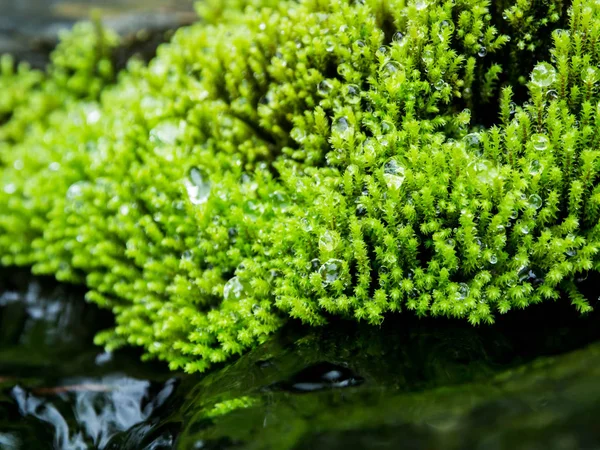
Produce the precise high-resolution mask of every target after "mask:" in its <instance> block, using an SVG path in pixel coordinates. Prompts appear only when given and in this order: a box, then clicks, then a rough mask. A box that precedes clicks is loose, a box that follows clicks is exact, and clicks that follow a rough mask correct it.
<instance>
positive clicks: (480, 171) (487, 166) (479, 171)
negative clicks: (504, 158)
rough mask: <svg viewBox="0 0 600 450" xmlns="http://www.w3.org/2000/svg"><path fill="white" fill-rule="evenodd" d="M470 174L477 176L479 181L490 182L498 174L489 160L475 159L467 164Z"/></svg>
mask: <svg viewBox="0 0 600 450" xmlns="http://www.w3.org/2000/svg"><path fill="white" fill-rule="evenodd" d="M469 167H470V169H471V172H472V173H471V175H472V176H474V177H475V178H477V180H478V181H479V182H480V183H484V184H490V183H492V182H493V181H494V180H495V179H496V178H498V176H499V172H498V169H497V168H496V166H494V165H493V163H492V162H491V161H487V160H477V161H475V162H473V163H471V165H470V166H469Z"/></svg>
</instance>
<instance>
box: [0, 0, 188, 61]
mask: <svg viewBox="0 0 600 450" xmlns="http://www.w3.org/2000/svg"><path fill="white" fill-rule="evenodd" d="M193 3H194V2H193V0H0V54H3V53H11V54H13V55H14V56H15V57H16V58H17V59H18V60H20V61H28V62H29V63H30V64H31V65H32V66H34V67H38V68H42V67H44V66H45V64H46V63H47V61H48V54H49V52H50V51H51V50H52V49H53V48H54V46H55V45H56V42H57V39H58V35H59V33H60V30H63V29H66V28H67V29H68V28H70V27H71V26H72V25H73V23H74V22H76V21H79V20H85V19H87V18H89V17H90V13H91V12H92V11H94V10H99V11H100V13H101V15H102V17H103V21H104V23H105V25H106V26H108V27H109V28H113V29H114V30H116V31H117V32H118V33H119V34H120V35H121V36H122V37H123V38H124V39H125V42H126V43H128V44H129V45H132V46H136V45H141V46H143V45H144V43H146V44H147V45H148V46H149V47H152V46H155V45H156V44H157V42H158V41H162V40H164V33H165V32H168V31H169V30H174V29H176V28H178V27H179V26H181V25H185V24H188V23H190V22H192V21H193V20H194V18H195V17H196V16H195V13H194V8H193Z"/></svg>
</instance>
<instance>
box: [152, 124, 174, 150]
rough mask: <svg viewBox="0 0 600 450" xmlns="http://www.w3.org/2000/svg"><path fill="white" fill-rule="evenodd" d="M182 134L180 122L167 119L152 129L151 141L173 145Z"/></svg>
mask: <svg viewBox="0 0 600 450" xmlns="http://www.w3.org/2000/svg"><path fill="white" fill-rule="evenodd" d="M179 134H180V127H179V124H178V123H177V122H175V121H173V120H166V121H164V122H161V123H159V124H158V125H156V126H155V127H154V128H152V130H150V142H153V143H155V144H164V145H173V144H175V142H177V138H178V137H179Z"/></svg>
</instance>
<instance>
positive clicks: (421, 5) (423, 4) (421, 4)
mask: <svg viewBox="0 0 600 450" xmlns="http://www.w3.org/2000/svg"><path fill="white" fill-rule="evenodd" d="M428 6H429V3H428V2H427V1H425V0H417V1H416V2H415V7H416V8H417V11H423V10H424V9H425V8H427V7H428Z"/></svg>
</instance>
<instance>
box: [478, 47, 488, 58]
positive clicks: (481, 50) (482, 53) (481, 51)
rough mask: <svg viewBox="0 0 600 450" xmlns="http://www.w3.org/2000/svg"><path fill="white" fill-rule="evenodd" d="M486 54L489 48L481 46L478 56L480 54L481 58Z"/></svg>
mask: <svg viewBox="0 0 600 450" xmlns="http://www.w3.org/2000/svg"><path fill="white" fill-rule="evenodd" d="M486 55H487V48H485V47H480V48H479V51H477V56H479V57H480V58H483V57H484V56H486Z"/></svg>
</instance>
